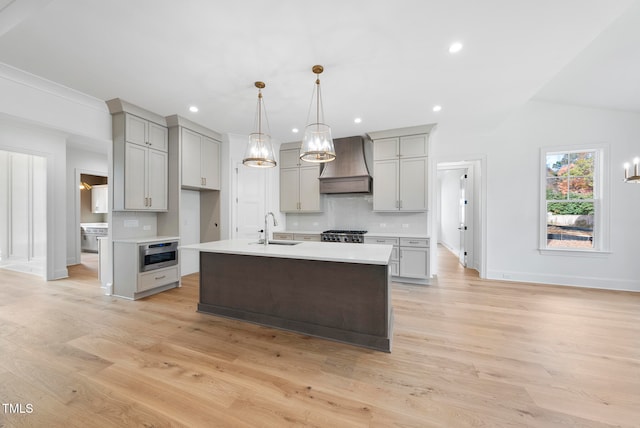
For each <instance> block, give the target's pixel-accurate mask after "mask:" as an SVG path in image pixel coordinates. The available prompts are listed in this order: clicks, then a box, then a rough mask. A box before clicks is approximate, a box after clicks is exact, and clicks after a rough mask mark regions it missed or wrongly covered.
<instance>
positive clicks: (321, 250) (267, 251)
mask: <svg viewBox="0 0 640 428" xmlns="http://www.w3.org/2000/svg"><path fill="white" fill-rule="evenodd" d="M281 242H299V243H298V244H296V245H276V244H269V245H267V246H265V245H264V244H258V243H257V241H256V240H251V239H232V240H226V241H214V242H205V243H202V244H192V245H183V246H181V247H180V248H181V249H185V250H187V249H192V250H199V251H204V252H209V253H223V254H239V255H249V256H263V257H279V258H287V259H302V260H319V261H328V262H345V263H360V264H370V265H387V264H389V259H390V258H391V250H392V249H393V247H392V246H391V245H376V244H347V243H335V242H308V241H305V242H300V241H281Z"/></svg>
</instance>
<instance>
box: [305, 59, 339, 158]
mask: <svg viewBox="0 0 640 428" xmlns="http://www.w3.org/2000/svg"><path fill="white" fill-rule="evenodd" d="M312 71H313V72H314V73H315V74H316V82H315V85H314V87H313V95H312V97H311V106H310V107H309V116H310V115H311V109H312V108H313V107H312V106H313V104H314V102H313V101H314V98H315V109H316V115H315V121H311V122H309V118H307V123H308V125H307V126H306V127H305V128H304V137H303V138H302V145H301V147H300V159H302V160H303V161H306V162H315V163H319V162H330V161H332V160H334V159H335V158H336V150H335V148H334V146H333V139H332V138H331V127H330V126H329V125H327V124H326V123H324V111H323V108H322V96H321V94H320V73H322V72H323V71H324V68H323V67H322V66H321V65H314V66H313V68H312Z"/></svg>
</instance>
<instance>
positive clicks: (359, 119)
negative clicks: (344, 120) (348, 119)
mask: <svg viewBox="0 0 640 428" xmlns="http://www.w3.org/2000/svg"><path fill="white" fill-rule="evenodd" d="M353 122H354V123H361V122H362V119H361V118H359V117H356V118H355V119H353Z"/></svg>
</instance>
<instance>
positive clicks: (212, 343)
mask: <svg viewBox="0 0 640 428" xmlns="http://www.w3.org/2000/svg"><path fill="white" fill-rule="evenodd" d="M439 253H440V255H439V258H440V260H439V262H440V272H441V273H440V276H439V278H438V280H437V281H436V283H435V284H434V285H431V286H412V285H402V284H394V285H393V296H392V297H393V307H394V310H395V334H394V342H393V352H392V353H391V354H386V353H381V352H375V351H370V350H366V349H361V348H356V347H353V346H349V345H344V344H340V343H335V342H330V341H327V340H322V339H317V338H312V337H307V336H303V335H299V334H294V333H289V332H283V331H279V330H274V329H270V328H265V327H261V326H256V325H252V324H246V323H241V322H238V321H233V320H228V319H224V318H218V317H214V316H210V315H204V314H199V313H196V304H197V300H198V299H197V296H198V289H197V282H198V277H197V275H190V276H188V277H185V278H184V280H183V287H182V288H179V289H174V290H170V291H168V292H165V293H162V294H159V295H156V296H152V297H150V298H147V299H143V300H140V301H135V302H132V301H127V300H122V299H118V298H114V297H109V296H104V295H103V294H102V289H100V287H99V283H98V281H97V279H96V271H95V266H84V265H78V266H73V267H71V268H70V272H71V277H70V278H69V279H65V280H60V281H54V282H44V281H42V280H40V279H38V278H37V277H35V276H33V275H28V274H24V273H19V272H13V271H7V270H1V269H0V404H2V407H0V427H45V426H46V427H137V426H140V427H286V426H310V427H421V428H422V427H587V428H588V427H640V294H638V293H625V292H611V291H599V290H589V289H581V288H569V287H554V286H544V285H535V284H520V283H510V282H497V281H485V280H480V279H479V278H478V277H477V275H475V274H474V272H472V271H466V270H465V269H463V268H461V267H460V266H459V265H458V264H457V260H456V258H455V257H454V256H452V255H451V254H449V253H448V252H447V251H446V250H444V249H441V250H440V251H439ZM328 276H329V275H328ZM27 404H29V405H30V406H31V409H32V411H31V412H28V411H27V409H28V407H26V406H27ZM20 411H22V413H20Z"/></svg>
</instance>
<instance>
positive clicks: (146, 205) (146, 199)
mask: <svg viewBox="0 0 640 428" xmlns="http://www.w3.org/2000/svg"><path fill="white" fill-rule="evenodd" d="M144 206H145V207H148V206H149V198H144Z"/></svg>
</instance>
